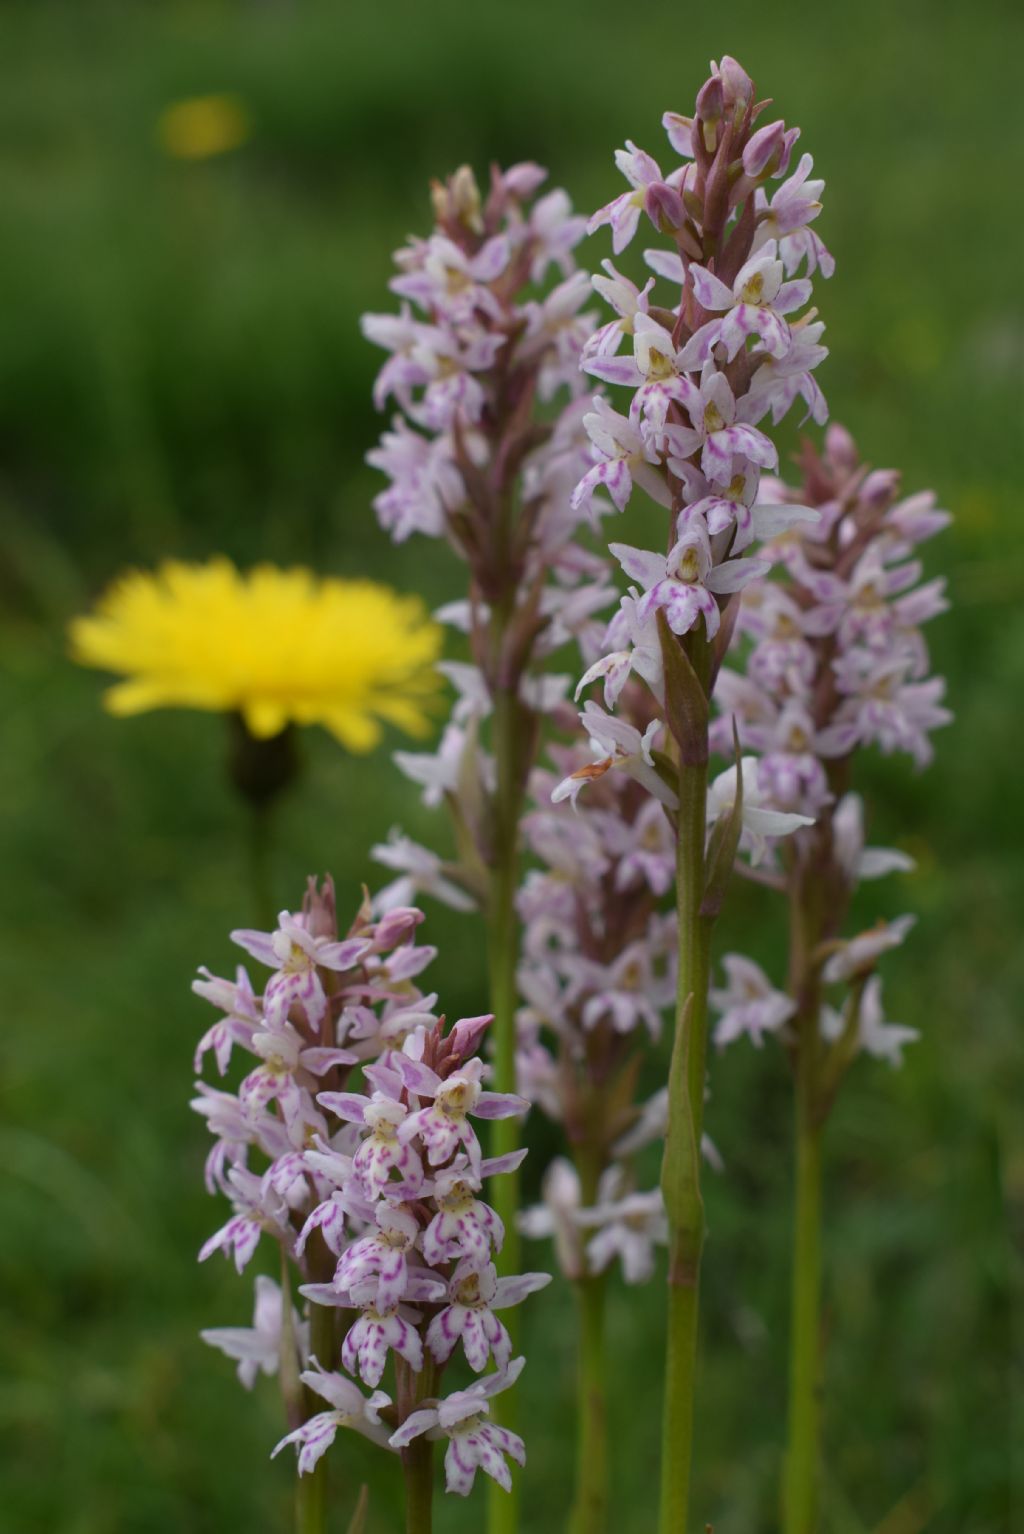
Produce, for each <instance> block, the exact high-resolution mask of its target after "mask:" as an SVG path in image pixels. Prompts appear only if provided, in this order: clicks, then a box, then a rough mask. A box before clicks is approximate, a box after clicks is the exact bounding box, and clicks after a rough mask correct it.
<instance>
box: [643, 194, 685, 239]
mask: <svg viewBox="0 0 1024 1534" xmlns="http://www.w3.org/2000/svg"><path fill="white" fill-rule="evenodd" d="M644 212H645V213H646V214H647V216H648V218H649V219H650V221H651V223H652V224H653V225H654V227H655V229H660V230H661V231H662V233H663V234H668V233H671V232H672V231H673V230H675V229H678V228H679V226H680V224H681V223H682V222H683V220H684V218H685V217H686V215H685V213H684V211H683V199H682V198H681V197H680V195H679V193H678V192H677V191H676V190H675V188H674V187H671V186H669V185H668V183H667V182H665V181H652V182H651V183H650V185H649V186H647V187H645V188H644Z"/></svg>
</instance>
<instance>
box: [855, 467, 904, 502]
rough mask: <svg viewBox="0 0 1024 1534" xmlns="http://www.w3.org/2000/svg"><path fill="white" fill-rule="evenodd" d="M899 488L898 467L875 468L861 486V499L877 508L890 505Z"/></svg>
mask: <svg viewBox="0 0 1024 1534" xmlns="http://www.w3.org/2000/svg"><path fill="white" fill-rule="evenodd" d="M899 488H900V472H899V470H898V469H875V470H874V472H873V473H871V474H869V475H868V476H867V478H866V479H865V481H864V483H863V485H861V487H860V500H861V501H862V502H863V503H866V504H867V505H868V506H872V507H874V508H875V509H877V508H879V507H881V506H888V504H889V502H890V501H891V500H892V499H893V497H894V496H895V494H896V492H897V491H898V490H899Z"/></svg>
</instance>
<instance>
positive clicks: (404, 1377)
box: [398, 1358, 437, 1534]
mask: <svg viewBox="0 0 1024 1534" xmlns="http://www.w3.org/2000/svg"><path fill="white" fill-rule="evenodd" d="M436 1388H437V1378H436V1370H435V1368H434V1365H433V1362H432V1360H431V1359H429V1358H428V1359H427V1360H426V1362H425V1364H424V1367H423V1369H421V1370H420V1372H419V1374H416V1373H414V1372H413V1371H412V1370H411V1369H410V1368H409V1367H408V1365H405V1364H403V1363H400V1364H399V1367H398V1395H399V1403H400V1408H399V1409H400V1410H401V1414H402V1421H403V1422H404V1421H405V1418H406V1417H407V1416H409V1415H410V1413H412V1412H413V1411H415V1410H416V1408H417V1407H418V1406H419V1404H420V1402H421V1401H425V1400H427V1398H428V1397H430V1396H432V1395H433V1394H434V1392H435V1390H436ZM403 1402H404V1405H403ZM401 1453H402V1475H403V1477H404V1480H405V1534H432V1530H433V1527H434V1445H433V1444H432V1443H431V1442H430V1440H429V1439H428V1438H426V1437H425V1436H424V1435H422V1434H421V1435H420V1437H419V1438H414V1439H413V1441H412V1443H410V1444H407V1445H406V1446H405V1448H404V1449H403V1450H402V1451H401Z"/></svg>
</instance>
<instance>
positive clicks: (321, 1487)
mask: <svg viewBox="0 0 1024 1534" xmlns="http://www.w3.org/2000/svg"><path fill="white" fill-rule="evenodd" d="M295 1531H296V1534H327V1456H326V1455H324V1456H323V1458H322V1459H320V1460H318V1461H317V1464H316V1467H315V1468H314V1469H313V1470H312V1471H310V1473H309V1475H300V1476H299V1478H298V1481H297V1482H296V1486H295Z"/></svg>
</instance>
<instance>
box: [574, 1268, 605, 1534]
mask: <svg viewBox="0 0 1024 1534" xmlns="http://www.w3.org/2000/svg"><path fill="white" fill-rule="evenodd" d="M605 1289H606V1284H605V1277H604V1274H596V1275H591V1276H589V1277H586V1278H581V1279H580V1280H579V1282H578V1283H577V1285H576V1294H577V1306H578V1315H579V1342H578V1347H579V1358H578V1366H577V1368H578V1372H577V1380H578V1383H577V1397H576V1412H577V1421H576V1456H577V1457H576V1501H575V1505H574V1507H573V1511H572V1517H571V1519H570V1521H569V1529H570V1534H605V1530H606V1529H607V1527H608V1392H607V1359H606V1346H605V1324H604V1310H605Z"/></svg>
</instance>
